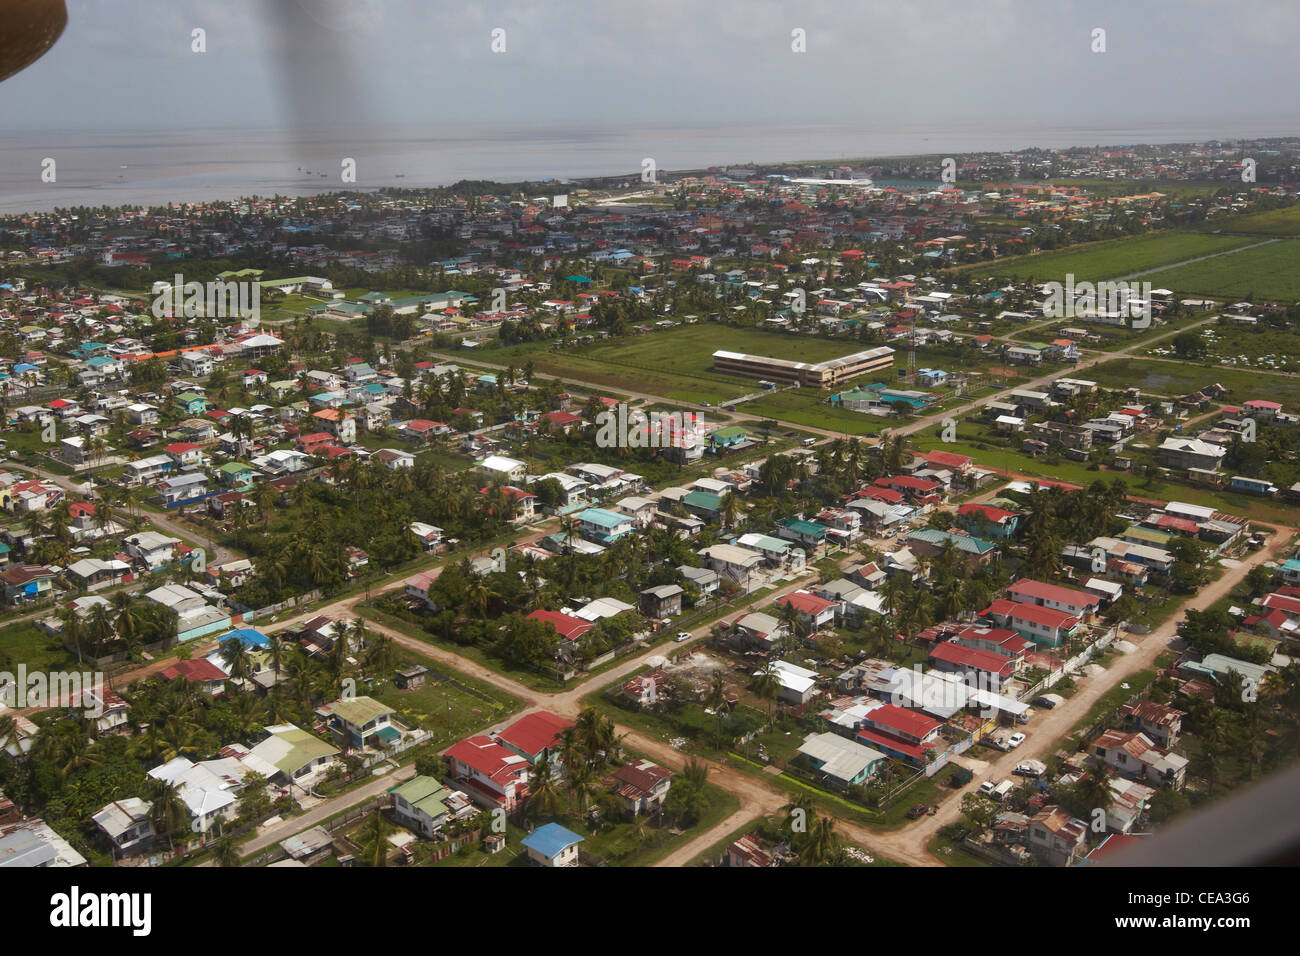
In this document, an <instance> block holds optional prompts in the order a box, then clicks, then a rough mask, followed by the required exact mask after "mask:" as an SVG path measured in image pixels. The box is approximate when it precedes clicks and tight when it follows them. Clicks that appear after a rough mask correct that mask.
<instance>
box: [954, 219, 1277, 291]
mask: <svg viewBox="0 0 1300 956" xmlns="http://www.w3.org/2000/svg"><path fill="white" fill-rule="evenodd" d="M1254 241H1256V240H1254V239H1252V238H1251V237H1249V236H1214V235H1207V234H1204V233H1196V232H1161V233H1157V234H1155V235H1151V236H1136V237H1133V238H1127V239H1112V240H1108V241H1106V242H1093V243H1087V244H1085V245H1081V246H1074V247H1072V248H1069V249H1060V250H1053V251H1051V252H1040V253H1037V254H1032V255H1027V256H1015V257H1012V258H1007V259H1000V260H997V261H995V262H990V263H987V264H984V265H980V266H977V267H975V268H973V269H971V270H969V271H970V273H971V274H972V275H977V276H999V277H1008V278H1014V279H1030V278H1032V279H1041V280H1044V281H1049V280H1053V279H1054V280H1056V281H1058V282H1059V281H1064V278H1065V275H1066V274H1067V273H1071V274H1073V275H1074V277H1075V280H1076V281H1088V282H1097V281H1100V280H1104V279H1116V278H1118V277H1119V276H1122V275H1130V274H1132V273H1135V272H1144V271H1146V270H1148V269H1158V268H1160V267H1161V266H1170V265H1173V264H1174V263H1177V262H1182V261H1184V260H1186V259H1195V258H1196V257H1197V256H1208V255H1213V254H1215V253H1220V252H1226V251H1227V250H1229V249H1236V248H1238V247H1240V246H1245V245H1249V244H1250V243H1251V242H1254ZM1197 265H1208V263H1197ZM1151 281H1152V283H1153V284H1154V285H1156V286H1159V285H1160V284H1161V283H1159V282H1156V281H1155V279H1154V278H1152V280H1151ZM1162 281H1163V280H1162Z"/></svg>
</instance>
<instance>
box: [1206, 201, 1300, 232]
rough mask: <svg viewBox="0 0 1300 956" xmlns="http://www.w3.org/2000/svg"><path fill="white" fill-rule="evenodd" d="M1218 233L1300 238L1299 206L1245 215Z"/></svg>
mask: <svg viewBox="0 0 1300 956" xmlns="http://www.w3.org/2000/svg"><path fill="white" fill-rule="evenodd" d="M1219 231H1220V232H1228V233H1233V234H1234V235H1248V236H1277V237H1279V238H1287V237H1296V236H1300V205H1295V206H1288V207H1286V208H1285V209H1270V210H1268V211H1267V212H1255V213H1247V214H1246V215H1244V216H1238V217H1237V218H1236V219H1233V220H1232V221H1231V222H1229V223H1227V224H1225V225H1224V226H1223V227H1222V228H1221V229H1220V230H1219Z"/></svg>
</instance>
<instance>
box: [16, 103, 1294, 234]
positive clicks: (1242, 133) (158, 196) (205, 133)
mask: <svg viewBox="0 0 1300 956" xmlns="http://www.w3.org/2000/svg"><path fill="white" fill-rule="evenodd" d="M1295 132H1296V128H1295V126H1294V125H1292V124H1288V123H1285V122H1280V121H1279V122H1277V123H1276V124H1272V123H1270V122H1267V121H1265V122H1260V121H1250V122H1245V121H1242V122H1234V121H1229V122H1228V123H1226V124H1225V123H1223V122H1217V123H1214V124H1207V125H1206V126H1205V127H1203V128H1201V127H1197V126H1194V125H1188V124H1186V123H1179V124H1170V125H1168V126H1163V127H1162V126H1159V125H1148V126H1144V127H1142V128H1141V129H1135V128H1123V127H1113V128H1108V127H1101V126H1093V127H1078V126H1061V127H1046V126H1042V125H1038V126H1033V127H1028V126H1027V127H1024V128H1015V127H1007V126H1002V127H990V126H988V125H987V124H979V123H974V122H972V123H971V124H969V126H966V127H962V126H955V125H953V124H950V123H945V124H943V125H942V126H938V125H936V126H934V127H932V128H927V127H925V126H919V125H890V126H888V127H886V126H883V125H881V124H880V123H879V122H878V121H871V122H863V123H861V124H842V125H816V126H763V125H711V126H702V125H701V126H636V127H632V126H628V127H614V126H600V127H596V126H591V127H584V126H576V125H575V126H571V127H555V126H548V127H545V128H542V127H538V128H519V127H503V126H478V127H451V128H441V129H430V128H427V127H422V128H412V127H391V126H390V127H383V128H360V127H358V128H350V129H335V130H291V129H242V130H240V129H186V130H175V129H158V130H129V131H128V130H120V131H112V130H109V131H98V132H88V131H84V130H77V131H48V132H23V133H12V132H0V212H3V213H16V212H38V211H45V210H50V209H56V208H67V207H73V206H92V207H93V206H119V205H141V206H150V205H165V204H167V203H169V202H171V203H182V202H202V201H207V200H218V199H236V198H239V197H241V196H251V195H259V196H271V195H277V194H278V195H285V196H300V195H310V194H313V193H321V192H329V191H334V190H339V189H357V190H374V189H378V188H381V187H385V186H406V187H419V186H442V185H448V184H450V183H453V182H456V181H457V180H461V179H491V180H497V181H505V182H508V181H518V180H523V179H532V180H541V179H556V180H557V181H559V182H557V189H556V191H557V192H562V191H563V180H565V179H570V178H582V177H588V176H613V175H620V174H627V175H628V176H632V177H639V175H640V171H641V168H642V160H643V159H646V158H650V159H653V160H654V162H655V164H656V166H657V167H658V168H659V169H663V170H673V169H698V168H703V167H707V166H719V165H721V166H725V165H732V164H743V163H749V162H766V163H777V162H795V161H800V160H848V159H861V158H866V157H884V156H909V155H918V154H941V155H953V156H955V157H960V155H961V153H962V152H963V151H970V152H975V151H996V150H1012V149H1024V148H1029V147H1045V148H1050V147H1068V146H1093V145H1110V146H1115V145H1131V144H1138V143H1188V142H1203V141H1208V140H1212V139H1216V138H1217V139H1230V138H1238V137H1272V136H1288V135H1294V134H1295ZM46 158H50V159H53V160H54V161H55V166H54V174H55V181H54V182H44V181H42V178H41V171H42V163H43V161H44V160H45V159H46ZM345 158H350V159H354V160H355V161H356V182H355V183H344V182H343V180H342V178H341V171H342V162H343V160H344V159H345Z"/></svg>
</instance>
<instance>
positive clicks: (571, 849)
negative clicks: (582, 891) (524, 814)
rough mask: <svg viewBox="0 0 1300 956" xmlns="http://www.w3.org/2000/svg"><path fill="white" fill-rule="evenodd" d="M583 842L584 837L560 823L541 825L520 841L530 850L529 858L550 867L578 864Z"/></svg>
mask: <svg viewBox="0 0 1300 956" xmlns="http://www.w3.org/2000/svg"><path fill="white" fill-rule="evenodd" d="M581 842H582V837H580V836H578V834H576V833H574V832H573V831H571V830H566V829H565V828H564V827H562V826H560V825H559V824H558V823H548V824H546V825H545V826H540V827H538V828H537V829H536V830H534V831H533V832H532V833H530V834H528V836H526V837H524V838H523V839H522V840H521V841H520V843H521V844H523V847H524V849H525V850H527V851H528V859H530V860H532V861H533V862H534V863H536V864H537V865H538V866H548V867H555V866H577V865H578V844H579V843H581Z"/></svg>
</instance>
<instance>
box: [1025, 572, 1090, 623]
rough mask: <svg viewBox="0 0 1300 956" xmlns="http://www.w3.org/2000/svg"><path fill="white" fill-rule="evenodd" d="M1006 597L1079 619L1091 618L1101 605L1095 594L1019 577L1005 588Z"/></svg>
mask: <svg viewBox="0 0 1300 956" xmlns="http://www.w3.org/2000/svg"><path fill="white" fill-rule="evenodd" d="M1007 597H1009V598H1011V600H1013V601H1019V602H1020V603H1022V604H1036V605H1038V606H1039V607H1046V608H1051V609H1052V610H1053V611H1063V612H1064V613H1066V614H1069V615H1072V616H1073V617H1077V618H1080V619H1081V620H1087V619H1089V618H1091V617H1092V616H1093V615H1095V614H1096V613H1097V611H1098V610H1100V607H1101V599H1100V598H1098V597H1097V596H1096V595H1095V594H1089V593H1088V592H1086V591H1079V590H1076V589H1075V588H1066V587H1061V586H1060V585H1056V584H1045V583H1043V582H1042V581H1035V580H1032V579H1030V578H1021V579H1020V580H1019V581H1017V582H1015V583H1014V584H1012V585H1011V586H1010V587H1009V588H1007Z"/></svg>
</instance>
